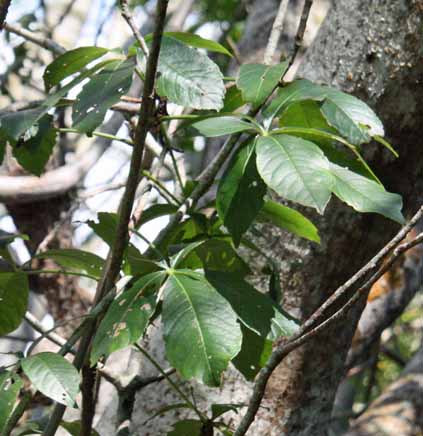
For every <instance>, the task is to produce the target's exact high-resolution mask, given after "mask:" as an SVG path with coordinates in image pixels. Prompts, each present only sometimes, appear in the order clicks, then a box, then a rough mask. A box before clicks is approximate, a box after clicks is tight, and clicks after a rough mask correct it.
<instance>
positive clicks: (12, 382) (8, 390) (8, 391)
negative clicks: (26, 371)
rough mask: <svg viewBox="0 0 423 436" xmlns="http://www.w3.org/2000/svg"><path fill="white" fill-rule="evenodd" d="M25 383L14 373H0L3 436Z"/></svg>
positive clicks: (0, 428) (0, 422)
mask: <svg viewBox="0 0 423 436" xmlns="http://www.w3.org/2000/svg"><path fill="white" fill-rule="evenodd" d="M22 387H23V382H22V380H21V379H20V378H19V376H17V375H16V374H14V373H13V372H10V371H4V372H1V373H0V434H3V429H4V426H5V425H6V422H7V419H8V418H9V416H10V414H11V413H12V411H13V408H14V406H15V403H16V400H17V398H18V395H19V391H20V390H21V388H22Z"/></svg>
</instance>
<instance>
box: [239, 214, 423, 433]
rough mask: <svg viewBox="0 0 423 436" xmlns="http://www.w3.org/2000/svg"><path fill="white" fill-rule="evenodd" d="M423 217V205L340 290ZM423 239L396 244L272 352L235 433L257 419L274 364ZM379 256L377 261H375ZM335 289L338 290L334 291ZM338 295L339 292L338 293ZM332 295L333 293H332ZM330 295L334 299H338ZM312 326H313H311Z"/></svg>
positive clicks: (341, 312) (330, 320)
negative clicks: (333, 306) (338, 303)
mask: <svg viewBox="0 0 423 436" xmlns="http://www.w3.org/2000/svg"><path fill="white" fill-rule="evenodd" d="M422 217H423V206H421V207H420V209H419V211H418V212H417V213H416V214H415V215H414V217H413V218H412V219H411V220H410V222H409V223H408V224H407V225H406V226H404V227H403V228H402V229H401V231H400V232H399V233H398V234H397V235H396V236H395V237H394V238H393V239H392V240H391V241H390V242H389V243H388V244H387V245H386V246H385V247H384V248H383V249H382V250H381V251H380V252H379V253H378V254H377V255H376V256H375V257H374V258H373V259H372V260H371V261H370V262H368V263H367V264H366V265H365V266H364V267H363V268H362V269H361V270H360V271H359V272H358V273H357V274H355V275H354V276H353V277H354V278H355V279H354V280H352V279H350V280H348V281H347V282H346V284H345V285H343V286H341V287H340V288H338V290H337V292H338V291H340V290H342V293H343V294H344V293H345V292H346V290H347V289H350V288H351V287H352V286H353V285H354V284H355V283H357V281H358V280H359V279H361V277H362V276H364V275H365V274H367V273H369V272H371V271H374V270H375V269H376V268H377V266H378V264H379V260H382V259H383V258H384V257H386V256H387V255H388V254H389V252H390V251H392V250H394V248H395V247H396V246H397V244H398V243H399V242H400V241H402V240H403V239H404V237H405V236H406V235H407V233H408V232H409V231H410V230H411V229H412V228H413V227H414V226H415V225H416V223H417V221H418V220H419V219H420V218H422ZM421 242H423V234H422V235H419V236H418V237H417V238H415V239H413V240H412V241H410V242H406V243H403V244H401V245H399V246H397V248H395V250H394V252H393V254H392V255H391V256H390V257H389V258H388V260H387V261H386V262H385V263H384V264H383V266H382V267H381V268H379V269H378V270H377V271H376V272H375V273H374V274H373V275H372V276H371V277H370V278H369V279H368V280H367V281H366V282H365V283H364V285H363V286H361V287H360V288H359V289H358V290H357V291H356V292H355V293H354V294H353V296H352V297H351V298H350V299H349V300H348V301H347V302H346V303H345V304H344V305H343V306H342V307H341V308H340V309H339V310H337V311H336V312H335V313H334V314H332V315H331V316H329V317H328V318H326V319H325V320H323V321H322V322H321V323H320V324H318V325H317V326H316V327H314V328H311V327H312V326H313V325H314V324H315V321H316V320H318V319H319V318H320V317H321V315H322V314H323V312H324V310H322V307H323V306H326V308H327V307H328V306H329V305H328V304H326V303H327V301H328V300H327V301H326V302H325V303H324V304H323V305H322V306H321V307H320V308H319V309H318V310H316V312H314V314H313V315H312V316H311V317H310V318H309V319H308V320H307V321H306V322H305V323H304V324H303V325H302V326H301V328H300V330H299V331H298V332H297V333H296V334H295V335H293V336H292V337H291V338H290V339H289V340H288V341H287V342H286V343H285V344H282V345H280V346H278V347H277V348H276V349H275V350H274V351H273V352H272V354H271V356H270V358H269V360H268V361H267V363H266V365H265V366H264V367H263V368H262V369H261V370H260V372H259V374H258V376H257V378H256V381H255V383H254V388H253V393H252V396H251V399H250V402H249V405H248V409H247V412H246V413H245V415H244V417H243V418H242V420H241V422H240V424H239V426H238V428H237V429H236V431H235V433H234V436H244V435H245V433H246V432H247V431H248V429H249V427H250V425H251V424H252V422H253V421H254V419H255V416H256V413H257V411H258V409H259V407H260V404H261V401H262V399H263V396H264V393H265V389H266V385H267V382H268V380H269V378H270V376H271V375H272V373H273V371H274V370H275V368H276V367H277V366H278V365H279V364H280V363H281V362H282V360H283V359H284V358H285V357H286V356H287V355H288V354H290V353H291V352H292V351H293V350H295V349H296V348H298V347H299V346H301V345H303V344H304V343H305V342H307V341H308V340H310V339H311V338H313V337H315V336H316V335H318V334H319V333H320V332H321V331H323V330H324V329H326V328H327V327H328V326H329V325H331V324H332V323H333V322H335V321H337V320H340V319H341V318H343V317H344V316H345V314H346V313H347V312H348V311H349V309H350V308H351V307H352V306H353V305H354V304H355V303H357V301H359V300H360V299H361V298H363V297H364V296H366V292H368V291H369V289H370V288H371V287H372V286H373V284H374V283H375V282H376V281H377V280H379V278H380V277H381V276H382V275H383V274H384V273H385V272H386V271H388V270H389V269H390V268H391V266H392V265H393V264H394V262H395V261H396V260H397V259H398V257H399V256H401V255H402V254H403V253H404V252H406V251H407V250H409V249H410V248H412V247H414V246H415V245H416V244H418V243H421ZM375 259H376V261H375ZM335 293H336V292H335ZM338 296H339V294H338ZM332 297H333V296H332ZM332 297H331V298H330V299H329V300H332V303H333V302H334V301H335V300H336V299H337V298H335V299H333V298H332ZM310 328H311V329H310Z"/></svg>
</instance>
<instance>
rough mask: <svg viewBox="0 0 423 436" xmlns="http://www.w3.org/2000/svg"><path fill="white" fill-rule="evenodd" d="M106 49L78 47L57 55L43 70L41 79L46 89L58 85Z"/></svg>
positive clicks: (105, 51) (98, 56)
mask: <svg viewBox="0 0 423 436" xmlns="http://www.w3.org/2000/svg"><path fill="white" fill-rule="evenodd" d="M108 51H109V50H108V49H107V48H102V47H78V48H76V49H74V50H69V51H67V52H66V53H63V54H62V55H61V56H58V57H57V58H56V59H55V60H54V61H53V62H52V63H51V64H49V65H48V66H47V68H46V69H45V71H44V74H43V79H44V85H45V87H46V90H47V91H48V90H50V89H51V88H52V87H53V86H56V85H58V84H59V83H60V82H61V81H62V80H63V79H66V77H69V76H71V75H72V74H74V73H76V72H78V71H80V70H81V69H82V68H83V67H85V66H86V65H88V64H89V63H90V62H92V61H94V60H96V59H98V58H100V57H101V56H103V55H105V54H106V53H107V52H108Z"/></svg>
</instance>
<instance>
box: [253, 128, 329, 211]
mask: <svg viewBox="0 0 423 436" xmlns="http://www.w3.org/2000/svg"><path fill="white" fill-rule="evenodd" d="M256 153H257V169H258V172H259V174H260V175H261V177H262V179H263V180H264V181H265V183H266V184H267V185H268V186H269V187H270V188H272V189H273V190H274V191H276V192H277V193H278V194H279V195H281V196H282V197H284V198H285V199H287V200H291V201H294V202H296V203H299V204H302V205H303V206H310V207H314V208H315V209H316V210H317V211H318V212H319V213H321V214H322V213H323V212H324V210H325V207H326V205H327V203H328V202H329V199H330V197H331V191H332V187H333V184H334V179H333V176H332V174H331V173H330V169H329V161H328V159H327V158H326V157H325V155H324V154H323V152H322V151H321V150H320V148H319V147H318V146H317V145H316V144H314V143H312V142H310V141H306V140H304V139H302V138H297V137H294V136H290V135H274V136H264V137H260V138H259V139H258V140H257V146H256Z"/></svg>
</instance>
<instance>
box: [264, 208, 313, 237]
mask: <svg viewBox="0 0 423 436" xmlns="http://www.w3.org/2000/svg"><path fill="white" fill-rule="evenodd" d="M259 218H260V219H261V220H264V221H268V222H271V223H272V224H274V225H276V226H278V227H280V228H281V229H284V230H288V231H289V232H291V233H294V234H296V235H298V236H301V237H302V238H306V239H309V240H310V241H315V242H320V237H319V233H318V230H317V228H316V227H315V226H314V224H313V223H312V222H311V221H310V220H308V219H307V218H306V217H305V216H304V215H302V214H301V213H300V212H298V211H296V210H294V209H291V208H290V207H287V206H283V205H282V204H279V203H276V202H274V201H266V203H265V204H264V206H263V208H262V209H261V211H260V215H259Z"/></svg>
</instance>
